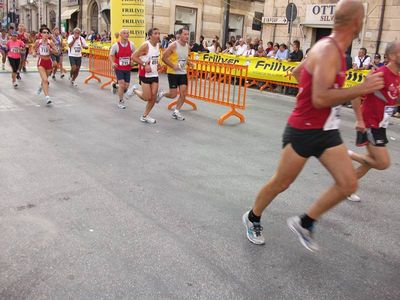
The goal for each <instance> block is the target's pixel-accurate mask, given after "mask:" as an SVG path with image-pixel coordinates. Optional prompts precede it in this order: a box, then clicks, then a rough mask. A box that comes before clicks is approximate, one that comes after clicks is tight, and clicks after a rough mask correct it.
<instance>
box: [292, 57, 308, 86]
mask: <svg viewBox="0 0 400 300" xmlns="http://www.w3.org/2000/svg"><path fill="white" fill-rule="evenodd" d="M304 65H305V60H303V61H302V62H301V63H300V64H299V65H298V66H297V67H296V68H294V69H293V71H292V75H293V76H294V78H296V80H297V82H300V74H301V69H303V68H304Z"/></svg>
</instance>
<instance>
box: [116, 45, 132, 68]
mask: <svg viewBox="0 0 400 300" xmlns="http://www.w3.org/2000/svg"><path fill="white" fill-rule="evenodd" d="M131 56H132V49H131V43H130V42H129V41H128V44H127V46H126V47H123V46H122V44H121V43H120V42H118V53H117V54H116V55H115V63H116V64H117V65H118V67H117V68H116V70H121V71H130V70H131V69H132V66H131Z"/></svg>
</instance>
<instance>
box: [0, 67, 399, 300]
mask: <svg viewBox="0 0 400 300" xmlns="http://www.w3.org/2000/svg"><path fill="white" fill-rule="evenodd" d="M85 76H87V73H86V74H85V73H83V74H81V77H80V80H79V81H78V82H79V87H78V88H77V89H73V88H72V87H70V85H69V84H68V82H67V80H64V81H61V80H57V81H56V82H52V83H51V86H50V95H52V96H53V100H54V105H52V106H51V107H46V106H44V105H43V102H42V101H43V99H42V97H39V96H36V95H34V92H35V90H36V88H37V86H38V83H39V79H38V74H37V73H28V74H26V75H25V76H24V78H23V81H22V82H21V84H20V87H19V89H18V90H14V89H12V88H11V83H10V81H9V74H5V73H2V74H0V136H1V148H0V191H1V193H0V299H7V300H9V299H10V300H11V299H18V300H22V299H96V300H98V299H307V300H311V299H352V300H356V299H360V300H366V299H400V252H399V249H400V231H399V229H400V203H399V198H400V196H399V195H400V185H399V183H400V181H399V179H398V176H399V175H398V174H399V164H400V158H399V157H400V122H399V120H395V119H394V120H393V122H394V124H393V125H391V126H390V129H389V130H388V136H389V137H390V145H389V149H390V151H391V154H392V167H391V168H390V169H389V170H387V171H372V172H371V173H370V174H368V175H367V176H366V177H365V178H364V179H363V180H362V182H361V184H360V190H359V195H360V196H361V197H362V202H361V203H349V202H344V203H342V204H340V205H339V206H338V207H336V208H335V209H334V210H332V211H331V212H329V213H328V214H326V215H325V216H324V217H323V218H322V219H321V220H320V222H319V223H318V225H317V232H316V237H317V240H318V242H319V244H320V246H321V248H322V249H321V251H320V253H318V254H312V253H309V252H307V251H306V250H305V249H304V248H303V247H302V246H301V245H300V244H299V242H298V240H297V238H296V237H295V236H294V235H293V234H292V233H291V232H290V230H289V229H288V228H287V226H286V219H287V218H288V217H290V216H292V215H296V214H299V213H302V212H304V211H305V209H306V208H307V207H308V206H309V205H310V204H311V203H312V201H313V200H314V199H315V198H316V197H317V196H318V195H319V194H320V193H321V192H322V191H324V189H325V188H327V187H328V186H329V185H330V184H331V182H332V180H331V178H330V176H329V175H328V174H327V172H326V171H325V170H324V169H323V168H322V167H321V166H320V164H319V163H318V161H317V160H315V159H311V160H310V161H309V164H308V165H307V166H306V168H305V169H304V171H303V173H302V174H301V176H300V177H299V179H298V180H297V181H296V183H294V184H293V186H292V187H291V188H290V190H288V191H287V192H285V193H284V194H282V195H280V196H279V197H278V198H277V199H276V201H275V202H274V203H273V204H272V205H271V206H270V207H269V209H268V210H267V211H266V213H265V215H264V218H263V226H264V229H265V235H266V245H265V246H255V245H252V244H250V243H249V242H248V241H247V239H246V237H245V230H244V227H243V225H242V223H241V217H242V214H243V213H244V212H245V211H246V210H247V209H248V208H249V207H250V206H251V204H252V202H253V200H254V197H255V195H256V193H257V192H258V190H259V188H260V187H261V185H262V184H263V183H264V182H265V180H266V179H267V178H268V177H270V176H271V175H272V174H273V172H274V169H275V167H276V164H277V160H278V158H279V151H280V147H281V134H282V131H283V128H284V126H285V123H286V119H287V116H288V115H289V113H290V111H291V109H292V107H293V103H294V101H293V99H292V98H288V97H284V96H279V95H274V94H268V93H260V92H258V91H254V90H252V91H249V93H248V108H247V110H246V112H245V115H246V118H247V122H246V123H244V124H238V122H237V121H236V120H231V121H229V122H228V123H227V125H225V126H218V125H217V123H216V120H217V119H218V117H219V116H220V115H222V114H223V113H224V112H225V110H226V108H224V107H219V106H215V105H211V104H207V103H201V102H197V103H198V106H199V107H198V110H197V111H186V112H184V114H185V116H186V121H184V122H179V121H175V120H172V119H171V116H170V112H168V111H167V109H166V107H167V101H166V100H163V102H161V103H160V104H159V105H158V106H156V107H155V109H154V113H153V117H155V118H156V119H157V124H155V125H147V124H143V123H140V122H139V120H138V118H139V116H140V114H141V112H142V111H143V109H144V103H141V102H140V101H138V100H137V99H132V100H130V101H129V102H128V103H127V105H128V108H127V109H126V110H125V111H122V110H118V108H117V107H116V98H115V96H113V95H111V93H110V91H109V90H107V91H104V90H100V89H99V88H98V84H97V83H95V82H92V83H90V84H89V85H88V86H85V85H84V84H83V83H82V80H83V79H84V77H85ZM161 82H162V85H163V86H164V87H166V78H164V77H163V79H162V80H161ZM343 119H344V120H343V122H342V129H343V130H342V132H343V138H344V139H345V141H346V143H347V144H348V145H349V147H350V148H352V149H355V147H354V137H355V134H354V131H353V129H352V127H353V116H352V113H351V110H349V109H345V111H344V113H343Z"/></svg>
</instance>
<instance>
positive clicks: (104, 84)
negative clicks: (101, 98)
mask: <svg viewBox="0 0 400 300" xmlns="http://www.w3.org/2000/svg"><path fill="white" fill-rule="evenodd" d="M113 82H114V80H113V79H110V80H109V81H107V82H106V83H103V84H102V85H101V87H100V88H101V89H104V88H105V87H106V86H107V85H110V84H111V83H113Z"/></svg>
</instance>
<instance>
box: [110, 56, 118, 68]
mask: <svg viewBox="0 0 400 300" xmlns="http://www.w3.org/2000/svg"><path fill="white" fill-rule="evenodd" d="M109 58H110V62H111V65H112V67H113V68H115V67H116V66H117V64H116V63H115V55H114V54H110V56H109Z"/></svg>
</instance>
